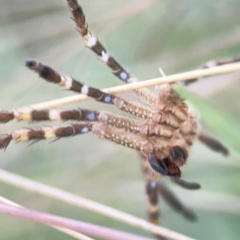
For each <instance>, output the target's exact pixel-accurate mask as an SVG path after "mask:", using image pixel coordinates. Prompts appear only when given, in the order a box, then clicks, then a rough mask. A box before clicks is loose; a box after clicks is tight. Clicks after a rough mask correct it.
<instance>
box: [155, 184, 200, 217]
mask: <svg viewBox="0 0 240 240" xmlns="http://www.w3.org/2000/svg"><path fill="white" fill-rule="evenodd" d="M157 188H158V191H159V193H160V194H161V196H162V198H163V199H164V200H165V201H166V203H167V204H168V205H169V206H170V207H171V208H172V209H174V210H175V211H176V212H179V213H180V214H181V215H182V216H184V217H185V218H186V219H188V220H191V221H194V220H196V219H197V216H196V214H195V212H194V211H193V210H192V209H190V208H188V207H186V206H185V205H184V204H183V203H182V202H181V201H180V200H179V199H178V198H177V197H176V195H175V194H174V193H173V192H172V191H171V190H170V189H169V188H168V187H166V186H165V185H164V184H163V183H158V186H157Z"/></svg>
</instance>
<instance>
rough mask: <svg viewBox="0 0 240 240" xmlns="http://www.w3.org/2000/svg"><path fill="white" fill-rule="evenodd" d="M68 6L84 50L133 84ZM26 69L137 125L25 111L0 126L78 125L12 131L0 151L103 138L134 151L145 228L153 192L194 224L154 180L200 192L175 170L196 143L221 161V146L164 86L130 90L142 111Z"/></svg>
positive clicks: (1, 116)
mask: <svg viewBox="0 0 240 240" xmlns="http://www.w3.org/2000/svg"><path fill="white" fill-rule="evenodd" d="M68 4H69V7H70V10H71V12H72V14H73V19H74V21H75V22H76V25H77V29H78V31H79V33H80V34H81V35H82V37H83V40H84V42H85V44H86V46H87V47H88V48H89V49H91V50H92V51H93V52H94V53H96V54H97V55H98V56H99V57H100V59H101V60H102V61H103V62H104V63H105V64H106V65H107V66H108V67H110V68H111V70H112V72H113V74H114V75H115V76H116V77H118V78H119V79H120V80H121V81H123V82H124V83H133V82H136V81H137V78H136V77H134V76H132V75H130V73H128V72H127V71H126V70H125V69H124V68H123V67H122V66H121V65H120V64H119V63H118V62H117V61H116V60H115V59H114V58H113V57H112V56H111V55H109V54H108V52H107V50H106V49H105V48H104V47H103V46H102V44H101V43H100V41H99V40H98V39H97V38H96V37H95V36H94V35H93V34H92V33H90V32H89V30H88V26H87V24H86V22H85V16H84V13H83V11H82V8H81V7H80V6H79V5H78V3H77V1H74V0H68ZM26 66H27V67H28V68H30V69H31V70H34V71H35V72H37V73H39V75H40V77H42V78H43V79H45V80H46V81H48V82H51V83H54V84H59V85H60V86H63V87H65V88H67V89H69V90H71V91H74V92H78V93H82V94H85V95H87V96H90V97H92V98H94V99H95V100H97V101H99V102H102V103H105V104H112V105H114V106H115V107H116V108H118V109H120V110H121V111H124V112H127V113H129V114H131V115H133V116H135V117H137V118H138V120H136V119H133V118H127V117H123V116H118V115H116V114H112V113H108V112H104V111H93V110H89V109H81V108H77V109H70V110H57V109H53V110H29V111H24V112H21V111H12V112H4V111H2V112H1V113H0V122H3V123H5V122H8V121H10V120H13V119H16V120H18V121H21V120H22V121H49V120H50V121H55V120H63V121H65V120H74V121H79V122H80V123H74V124H70V125H68V126H60V127H59V126H57V127H44V128H41V129H21V130H16V131H13V132H12V133H10V134H6V135H2V136H1V137H0V147H1V148H6V147H7V146H8V144H9V143H10V142H11V141H12V140H15V141H17V142H21V141H31V140H34V141H37V140H41V139H47V138H52V139H54V138H63V137H69V136H75V135H78V134H84V133H87V132H92V133H94V134H96V135H97V136H99V137H100V138H105V139H108V140H109V141H113V142H115V143H117V144H121V145H124V146H126V147H129V148H133V149H135V150H137V151H139V153H140V158H141V163H142V168H143V172H144V175H145V177H146V180H147V184H146V188H147V194H148V199H149V203H150V204H149V218H150V221H151V222H153V223H155V224H157V222H158V209H157V207H156V205H157V194H158V192H159V191H160V192H161V193H162V194H163V196H165V198H166V199H167V201H168V202H170V204H172V205H174V206H175V207H177V208H178V210H179V211H181V212H182V213H183V214H184V215H185V216H186V217H188V218H190V219H193V218H195V215H194V214H193V213H192V212H191V211H189V209H187V208H185V207H184V206H183V205H181V204H179V202H177V200H176V199H174V197H173V196H171V193H170V192H169V191H168V189H166V188H164V187H163V186H162V185H161V184H160V183H159V182H158V179H159V178H160V177H161V176H164V175H166V176H170V177H171V178H172V179H173V181H174V182H176V183H177V184H179V185H181V186H183V187H185V188H188V189H197V188H199V187H200V186H199V185H198V184H196V183H188V182H185V181H183V180H182V179H181V178H180V177H181V171H180V167H181V166H182V165H184V163H185V162H186V160H187V158H188V155H189V150H190V148H191V146H192V144H193V143H194V141H195V139H196V138H199V140H200V141H202V142H203V143H205V144H206V145H207V146H209V147H211V148H212V149H214V150H216V151H219V152H222V153H224V154H225V155H226V154H227V153H228V152H227V149H226V148H225V147H224V146H223V145H222V144H221V143H219V142H218V141H216V140H214V139H212V138H210V137H208V136H206V135H204V134H202V133H201V132H200V130H199V127H198V121H197V119H196V117H195V116H194V115H193V114H192V113H191V112H190V111H189V108H188V106H187V105H186V104H185V103H184V101H183V100H182V99H181V98H180V97H179V96H178V95H177V93H176V92H175V91H174V90H173V89H172V87H171V86H170V85H169V84H164V85H162V86H160V87H159V92H158V94H157V95H155V94H154V93H153V92H151V91H150V90H148V89H136V90H135V93H136V94H137V96H138V97H139V98H140V99H141V100H143V101H144V102H145V103H146V105H148V106H146V105H143V104H139V103H135V102H130V101H128V100H126V99H123V98H120V97H118V96H115V95H113V94H109V93H104V92H102V91H101V90H99V89H97V88H93V87H90V86H87V85H85V84H83V83H81V82H78V81H76V80H75V79H73V78H71V77H69V76H63V75H60V74H59V73H57V72H56V71H55V70H53V69H51V68H50V67H48V66H46V65H44V64H42V63H39V62H36V61H34V60H29V61H27V62H26Z"/></svg>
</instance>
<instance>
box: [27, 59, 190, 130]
mask: <svg viewBox="0 0 240 240" xmlns="http://www.w3.org/2000/svg"><path fill="white" fill-rule="evenodd" d="M26 65H27V66H28V67H29V68H30V69H31V70H34V71H35V72H37V73H39V75H40V77H42V78H43V79H45V80H46V81H48V82H51V83H55V84H59V85H60V86H65V87H66V88H67V89H69V90H72V91H75V92H78V93H82V94H85V95H87V96H89V97H92V98H94V99H95V100H97V101H99V102H102V103H106V104H112V105H114V106H115V107H117V108H118V109H120V110H121V111H124V112H127V113H130V114H132V115H134V116H137V117H140V118H143V119H151V120H153V121H154V122H156V123H160V124H167V125H169V126H171V127H172V128H174V129H176V128H178V127H179V120H180V121H181V119H183V118H184V119H185V113H182V112H181V111H178V112H180V114H178V115H177V116H178V117H179V119H178V118H176V117H175V116H174V115H173V114H171V113H170V112H169V111H161V112H159V111H154V110H151V109H149V108H148V107H145V106H143V105H142V104H139V103H135V102H130V101H127V100H125V99H123V98H120V97H118V96H116V95H113V94H110V93H105V92H103V91H101V90H100V89H97V88H94V87H90V86H87V85H85V84H83V83H81V82H79V81H77V80H75V79H73V78H71V77H69V76H62V75H60V74H59V73H57V72H56V71H55V70H53V69H52V68H50V67H48V66H46V65H43V64H42V63H37V62H35V61H33V60H30V61H27V63H26ZM171 109H173V111H174V112H177V111H175V109H174V108H171ZM167 110H168V109H167ZM179 115H180V116H179Z"/></svg>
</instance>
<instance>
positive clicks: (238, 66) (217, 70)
mask: <svg viewBox="0 0 240 240" xmlns="http://www.w3.org/2000/svg"><path fill="white" fill-rule="evenodd" d="M239 70H240V63H232V64H227V65H222V66H217V67H213V68H208V69H198V70H194V71H189V72H184V73H178V74H174V75H170V76H165V77H159V78H154V79H150V80H145V81H141V82H137V83H132V84H126V85H121V86H116V87H112V88H106V89H103V90H102V91H104V92H107V93H114V94H115V93H121V92H128V91H132V90H134V89H137V88H144V87H152V86H157V85H161V84H164V83H174V82H179V81H183V80H186V81H187V80H191V79H195V78H200V77H209V76H214V75H220V74H227V73H230V72H235V71H239ZM88 98H89V97H87V96H85V95H82V94H78V95H74V96H70V97H65V98H60V99H57V100H52V101H47V102H42V103H38V104H34V105H31V106H27V107H22V108H20V109H19V110H20V111H23V110H24V109H26V108H32V109H35V110H41V109H49V108H55V107H59V106H63V105H67V104H71V103H76V102H79V101H83V100H86V99H88Z"/></svg>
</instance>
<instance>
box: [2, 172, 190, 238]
mask: <svg viewBox="0 0 240 240" xmlns="http://www.w3.org/2000/svg"><path fill="white" fill-rule="evenodd" d="M0 181H2V182H5V183H7V184H10V185H13V186H16V187H18V188H22V189H25V190H28V191H32V192H35V193H39V194H41V195H46V196H48V197H51V198H54V199H57V200H60V201H63V202H65V203H68V204H71V205H74V206H77V207H81V208H84V209H88V210H90V211H93V212H97V213H99V214H102V215H104V216H107V217H109V218H112V219H115V220H117V221H121V222H124V223H127V224H129V225H132V226H135V227H138V228H141V229H144V230H146V231H148V232H151V233H154V234H157V235H161V236H163V237H166V238H168V239H173V240H193V239H192V238H190V237H187V236H184V235H182V234H180V233H176V232H174V231H171V230H169V229H166V228H163V227H160V226H156V225H153V224H150V223H149V222H147V221H145V220H143V219H140V218H137V217H134V216H132V215H130V214H127V213H124V212H121V211H119V210H116V209H113V208H110V207H108V206H105V205H103V204H99V203H97V202H94V201H91V200H88V199H85V198H82V197H80V196H77V195H74V194H71V193H69V192H66V191H63V190H61V189H57V188H54V187H50V186H47V185H44V184H41V183H38V182H35V181H33V180H30V179H27V178H24V177H21V176H18V175H16V174H13V173H9V172H7V171H4V170H2V169H1V170H0Z"/></svg>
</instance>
